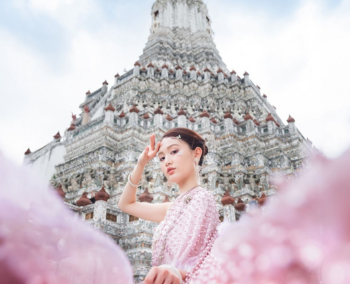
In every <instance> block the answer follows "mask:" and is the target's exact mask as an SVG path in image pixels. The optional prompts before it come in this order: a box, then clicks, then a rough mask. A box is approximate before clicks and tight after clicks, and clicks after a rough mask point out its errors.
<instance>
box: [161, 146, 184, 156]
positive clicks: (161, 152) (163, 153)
mask: <svg viewBox="0 0 350 284" xmlns="http://www.w3.org/2000/svg"><path fill="white" fill-rule="evenodd" d="M172 146H180V145H179V144H172V145H170V146H169V147H168V148H167V149H169V148H170V147H172ZM159 154H164V153H163V152H158V156H159Z"/></svg>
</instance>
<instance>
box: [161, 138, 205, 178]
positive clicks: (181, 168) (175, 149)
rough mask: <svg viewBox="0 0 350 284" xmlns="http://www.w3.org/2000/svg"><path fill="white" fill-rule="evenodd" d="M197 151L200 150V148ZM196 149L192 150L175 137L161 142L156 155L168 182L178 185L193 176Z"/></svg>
mask: <svg viewBox="0 0 350 284" xmlns="http://www.w3.org/2000/svg"><path fill="white" fill-rule="evenodd" d="M197 149H199V150H200V148H197ZM197 149H196V151H194V150H192V149H191V148H190V146H189V145H188V144H187V143H186V142H184V141H181V139H178V138H175V137H167V138H164V139H163V140H162V144H161V147H160V149H159V152H158V154H157V155H158V158H159V162H160V165H161V170H162V172H163V174H164V175H165V176H166V178H167V179H168V181H170V182H173V183H176V184H179V183H181V181H183V180H185V179H187V178H189V177H190V176H191V175H193V174H195V166H194V160H195V158H196V157H198V153H199V152H200V151H198V150H197ZM199 157H200V155H199ZM170 169H172V170H170Z"/></svg>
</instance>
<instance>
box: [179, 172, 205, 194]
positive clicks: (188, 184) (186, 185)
mask: <svg viewBox="0 0 350 284" xmlns="http://www.w3.org/2000/svg"><path fill="white" fill-rule="evenodd" d="M199 185H200V182H199V180H198V179H197V176H194V177H190V178H188V179H186V180H184V181H183V182H182V183H179V184H178V186H179V189H180V194H183V193H186V192H188V191H189V190H191V189H193V188H195V187H197V186H199Z"/></svg>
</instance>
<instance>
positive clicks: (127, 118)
mask: <svg viewBox="0 0 350 284" xmlns="http://www.w3.org/2000/svg"><path fill="white" fill-rule="evenodd" d="M151 17H152V26H151V30H150V36H149V38H148V42H147V43H146V46H145V48H144V50H143V54H142V55H141V56H140V57H139V59H138V60H136V62H135V64H134V68H133V69H131V70H129V71H127V72H126V73H125V74H123V75H121V76H120V75H118V74H117V75H116V76H115V82H114V83H113V84H108V82H106V81H105V82H103V83H102V87H101V88H100V89H98V90H96V91H94V92H87V93H86V95H85V94H84V97H82V103H81V105H80V109H81V114H80V115H79V116H75V115H73V116H72V121H71V124H70V125H68V126H67V130H66V131H65V133H64V134H62V135H61V134H60V133H57V134H56V135H55V136H54V137H53V141H52V142H50V143H49V144H47V145H45V146H43V147H42V148H41V149H39V150H37V151H35V152H31V151H30V150H29V149H28V151H27V152H26V153H25V158H24V162H25V164H27V165H28V166H31V167H33V168H34V169H35V170H40V171H41V172H42V173H43V175H44V176H45V177H46V178H47V181H48V182H50V183H51V185H52V186H53V187H54V188H55V189H56V190H57V192H58V193H59V194H60V195H61V197H62V199H63V200H64V202H65V204H66V205H67V207H68V208H70V209H71V210H72V211H74V212H75V213H76V215H77V216H78V217H79V218H81V219H83V220H85V221H86V222H87V223H90V224H91V225H92V226H94V227H96V228H97V229H99V230H101V231H103V232H104V233H106V234H108V235H109V236H110V237H111V238H113V239H114V240H115V242H116V243H117V244H118V245H119V246H120V247H122V248H123V249H124V251H125V252H126V254H127V256H128V257H129V259H130V262H131V264H132V266H133V269H134V278H135V281H136V282H138V281H140V280H143V278H144V277H145V276H146V275H147V272H148V271H149V269H150V267H151V258H152V253H151V245H152V235H153V230H154V228H155V226H156V225H157V224H154V223H151V222H148V221H144V220H141V219H138V218H136V217H134V216H129V215H128V214H125V213H123V212H122V211H121V210H120V209H119V208H118V206H117V204H118V200H119V198H120V196H121V193H122V191H123V188H124V186H125V184H126V181H127V176H128V174H129V173H130V172H132V170H133V168H134V166H135V165H136V162H137V159H138V157H139V155H140V153H141V152H142V150H143V149H144V148H145V146H147V145H148V143H149V137H150V135H151V134H153V133H154V134H156V140H157V141H158V140H159V139H160V138H161V137H162V135H163V134H164V133H165V132H166V131H167V130H169V129H171V128H174V127H187V128H189V129H192V130H194V131H196V132H198V133H199V134H201V135H202V136H203V137H204V138H205V139H206V141H207V145H208V148H209V153H208V155H207V156H206V158H205V162H204V166H203V170H202V180H201V184H202V186H203V187H204V188H206V189H208V190H209V191H210V192H212V194H213V195H214V196H215V199H216V201H217V206H218V209H219V212H220V216H221V217H220V218H221V220H222V221H223V220H228V221H231V222H235V221H238V220H239V218H240V216H241V215H242V214H245V212H246V211H247V210H248V208H249V207H250V205H251V204H252V203H254V204H257V205H258V206H263V205H264V203H265V202H266V200H268V199H269V198H273V196H274V194H276V191H277V190H278V188H276V187H275V186H274V185H273V184H271V180H270V178H271V175H273V174H275V173H282V174H283V175H285V176H286V177H287V178H289V179H293V178H295V177H296V176H297V175H299V174H300V172H301V171H303V169H305V168H307V165H308V160H309V157H310V155H311V153H312V151H313V146H312V145H311V143H310V141H308V140H307V139H305V138H304V136H303V135H302V134H301V133H300V132H299V130H298V128H297V127H296V123H295V120H294V119H293V118H292V117H291V116H289V118H287V117H286V118H284V120H283V119H282V118H280V117H279V116H278V114H277V113H276V109H275V108H274V107H273V106H272V105H271V104H270V102H269V100H268V98H267V97H266V96H265V95H263V94H262V93H261V91H260V88H259V86H257V85H255V84H254V83H253V82H252V81H251V80H250V77H249V74H248V73H247V72H245V73H244V74H243V75H242V77H240V76H239V75H238V74H236V72H235V71H233V70H229V69H228V68H227V67H226V65H225V63H224V62H223V61H222V59H221V57H220V55H219V51H218V50H217V48H216V46H215V44H214V41H213V31H212V28H211V21H212V19H211V18H210V17H209V13H208V9H207V6H206V5H205V4H204V3H203V1H202V0H157V1H155V3H154V4H153V7H152V11H151ZM133 62H134V60H133ZM177 195H178V188H177V187H176V186H173V187H169V186H168V185H167V182H166V179H165V177H164V175H163V174H162V172H161V170H160V164H159V161H157V158H155V159H154V160H153V161H151V162H150V163H149V164H148V165H147V166H146V168H145V171H144V174H143V183H142V185H141V186H140V187H139V188H138V199H139V201H140V202H152V203H161V202H169V201H172V200H174V199H175V198H176V196H177Z"/></svg>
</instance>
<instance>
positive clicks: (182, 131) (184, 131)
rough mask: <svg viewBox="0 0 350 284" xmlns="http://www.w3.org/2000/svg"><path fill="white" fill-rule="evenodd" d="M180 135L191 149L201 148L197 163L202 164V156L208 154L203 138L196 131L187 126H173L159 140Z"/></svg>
mask: <svg viewBox="0 0 350 284" xmlns="http://www.w3.org/2000/svg"><path fill="white" fill-rule="evenodd" d="M179 135H180V136H181V140H182V141H185V142H186V143H187V144H188V145H189V146H190V148H191V149H192V150H195V149H196V148H197V147H199V148H201V149H202V150H203V153H202V156H201V158H200V160H199V165H200V166H202V165H203V161H204V156H205V155H206V154H208V147H207V146H206V145H205V140H204V138H203V137H202V136H200V135H199V134H198V133H197V132H195V131H193V130H191V129H188V128H181V127H177V128H173V129H170V130H169V131H168V132H167V133H165V134H164V135H163V137H162V139H161V140H163V139H164V138H169V137H178V136H179Z"/></svg>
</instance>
